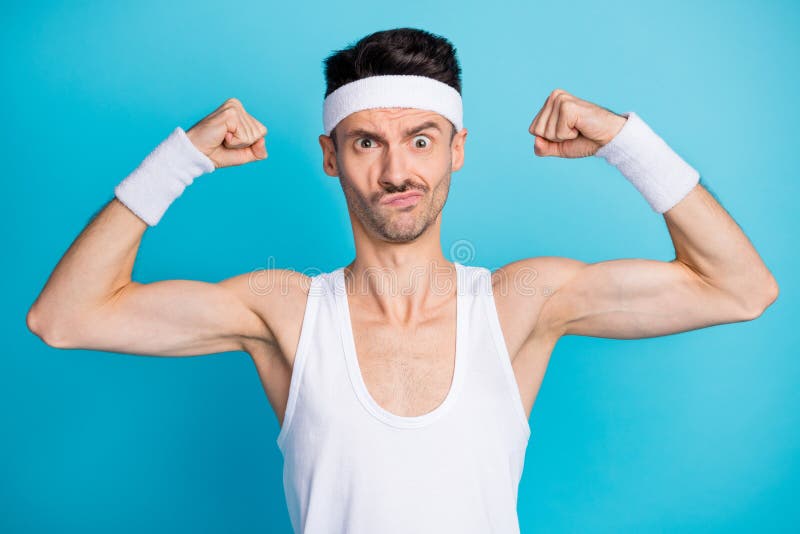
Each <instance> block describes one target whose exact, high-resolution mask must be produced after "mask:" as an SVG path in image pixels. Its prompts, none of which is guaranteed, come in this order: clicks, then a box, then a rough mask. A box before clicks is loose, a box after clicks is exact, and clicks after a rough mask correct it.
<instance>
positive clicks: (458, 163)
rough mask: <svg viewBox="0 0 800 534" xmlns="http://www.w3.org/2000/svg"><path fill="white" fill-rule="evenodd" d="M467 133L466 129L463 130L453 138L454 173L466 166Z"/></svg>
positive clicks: (451, 147)
mask: <svg viewBox="0 0 800 534" xmlns="http://www.w3.org/2000/svg"><path fill="white" fill-rule="evenodd" d="M467 133H468V132H467V129H466V128H461V131H459V132H457V133H456V134H455V135H454V136H453V143H452V144H451V146H450V150H451V158H452V162H453V172H455V171H457V170H460V169H461V167H463V166H464V143H466V141H467Z"/></svg>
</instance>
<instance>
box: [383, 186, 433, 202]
mask: <svg viewBox="0 0 800 534" xmlns="http://www.w3.org/2000/svg"><path fill="white" fill-rule="evenodd" d="M408 191H419V192H420V193H423V194H425V193H427V192H428V188H427V187H425V186H424V185H421V184H420V185H415V184H411V183H409V182H404V183H403V184H401V185H397V186H395V185H389V186H386V187H384V188H383V192H381V193H376V194H375V195H374V198H373V200H374V201H375V202H380V201H381V199H382V198H383V197H385V196H387V195H392V194H394V193H405V192H408Z"/></svg>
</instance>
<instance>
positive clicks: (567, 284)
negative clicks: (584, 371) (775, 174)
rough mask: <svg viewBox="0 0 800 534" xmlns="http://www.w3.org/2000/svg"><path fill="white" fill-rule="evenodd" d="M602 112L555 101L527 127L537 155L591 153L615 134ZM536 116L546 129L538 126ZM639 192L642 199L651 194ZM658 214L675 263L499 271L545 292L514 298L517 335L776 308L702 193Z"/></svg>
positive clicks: (710, 321)
mask: <svg viewBox="0 0 800 534" xmlns="http://www.w3.org/2000/svg"><path fill="white" fill-rule="evenodd" d="M559 102H560V104H561V106H559ZM565 103H566V104H567V106H566V108H567V109H566V111H565V109H564V108H565V106H564V105H563V104H565ZM559 108H560V109H559ZM601 109H602V108H598V107H597V106H594V105H593V104H590V103H587V102H585V101H581V100H579V99H574V97H572V96H571V95H568V94H566V93H563V92H554V93H553V94H552V95H551V97H550V98H548V101H547V103H546V104H545V107H544V108H543V111H541V112H540V113H539V115H537V118H536V119H535V120H534V123H533V124H532V125H531V133H534V134H536V135H537V136H541V137H537V139H536V150H537V154H538V155H544V156H547V155H555V156H560V157H583V156H586V155H591V154H593V153H595V152H596V151H597V150H598V148H599V147H600V146H604V145H605V144H606V143H608V142H609V141H610V140H611V139H613V138H614V137H615V135H616V134H617V133H619V132H620V130H621V124H620V123H619V121H618V118H617V117H618V116H614V117H612V116H611V115H612V114H611V112H609V111H608V110H602V111H600V110H601ZM554 116H555V118H554ZM542 117H544V118H545V120H544V121H541V120H539V119H541V118H542ZM604 117H608V118H607V119H604ZM581 126H585V128H583V129H582V128H581ZM586 132H590V135H585V134H586ZM628 148H631V147H628ZM630 152H631V153H632V150H631V151H630ZM643 170H647V169H643ZM676 174H677V173H676ZM640 185H641V187H642V189H643V190H644V192H645V193H647V192H648V189H647V188H648V187H650V186H651V184H648V183H646V182H643V183H640V184H639V185H637V187H640ZM655 185H656V186H661V187H660V188H659V189H658V191H657V194H658V195H660V196H658V197H657V198H655V197H651V198H648V200H653V202H651V205H654V209H655V206H657V205H658V204H657V203H656V202H661V203H662V204H663V203H664V202H666V201H668V200H669V198H668V195H665V194H664V193H663V192H664V191H668V187H669V184H666V186H665V184H663V183H660V184H655ZM642 189H640V190H642ZM666 205H669V203H667V204H666ZM663 215H664V218H665V221H666V223H667V227H668V229H669V233H670V236H671V238H672V241H673V244H674V246H675V259H674V260H672V261H669V262H664V261H656V260H646V259H619V260H611V261H603V262H598V263H591V264H589V263H584V262H581V261H578V260H574V259H568V258H557V257H540V258H529V259H525V260H520V261H518V262H514V263H512V264H509V265H507V266H505V267H503V268H501V269H499V270H498V272H497V273H495V279H496V280H499V279H502V278H506V279H519V278H520V277H519V276H516V275H517V274H518V273H519V272H522V271H525V270H527V271H528V272H534V273H536V277H535V281H534V285H535V286H536V288H537V289H542V290H543V291H536V292H532V291H528V292H527V293H528V294H529V295H533V296H524V293H525V292H522V293H520V292H519V291H517V292H516V293H515V292H513V291H512V293H515V294H512V295H511V297H510V302H511V308H513V309H517V310H519V309H522V310H525V311H527V312H529V313H526V314H523V316H524V317H527V318H528V319H527V321H528V322H527V323H526V324H524V328H527V329H528V330H530V329H535V330H536V331H537V332H538V333H546V334H547V335H550V336H554V337H556V338H557V337H558V336H561V335H568V334H573V335H587V336H595V337H609V338H619V339H633V338H644V337H654V336H662V335H667V334H672V333H676V332H683V331H687V330H693V329H697V328H702V327H706V326H711V325H716V324H723V323H730V322H737V321H746V320H750V319H754V318H756V317H758V316H759V315H760V314H761V313H762V312H763V310H764V309H765V308H766V307H768V306H769V305H770V304H771V303H772V302H774V301H775V299H776V298H777V296H778V285H777V282H776V281H775V278H774V277H773V276H772V274H771V273H770V272H769V270H768V269H767V267H766V266H765V265H764V262H763V261H762V259H761V257H760V256H759V254H758V253H757V252H756V250H755V249H754V247H753V245H752V244H751V243H750V241H749V240H748V238H747V236H745V234H744V233H743V232H742V230H741V229H740V228H739V226H738V225H737V224H736V222H735V221H734V220H733V219H732V218H731V217H730V215H728V213H727V212H726V211H725V210H724V209H723V207H722V206H721V205H720V204H719V203H718V202H717V201H716V200H715V199H714V198H713V197H712V196H711V194H710V193H709V192H708V191H707V190H706V189H705V188H704V187H703V186H702V185H700V184H697V185H696V186H694V187H693V188H691V190H689V192H688V193H687V194H686V195H685V196H684V197H683V198H682V199H681V200H680V201H678V202H677V203H676V204H675V205H674V206H672V207H670V208H669V209H666V210H665V211H664V212H663ZM518 289H519V288H518ZM529 289H530V288H529ZM534 319H535V320H534ZM518 321H520V320H518Z"/></svg>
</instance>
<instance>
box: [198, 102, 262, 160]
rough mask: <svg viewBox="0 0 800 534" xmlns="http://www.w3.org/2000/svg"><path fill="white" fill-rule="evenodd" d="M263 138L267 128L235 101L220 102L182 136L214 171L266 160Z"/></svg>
mask: <svg viewBox="0 0 800 534" xmlns="http://www.w3.org/2000/svg"><path fill="white" fill-rule="evenodd" d="M265 135H267V127H266V126H264V125H263V124H261V123H260V122H258V121H257V120H256V119H255V118H253V116H252V115H250V114H248V113H247V112H246V111H245V110H244V106H242V103H241V102H239V100H237V99H235V98H229V99H228V100H226V101H225V102H223V104H222V105H221V106H220V107H218V108H217V109H216V110H214V111H213V112H212V113H211V114H210V115H208V116H207V117H205V118H203V119H202V120H200V122H198V123H197V124H195V125H194V126H192V127H191V128H190V129H189V131H187V132H186V136H187V137H188V138H189V139H190V140H191V141H192V144H193V145H194V146H195V147H197V149H198V150H200V151H201V152H202V153H203V154H205V155H206V156H208V158H209V159H210V160H211V161H213V162H214V165H215V166H216V167H217V168H218V169H219V168H220V167H230V166H233V165H243V164H245V163H250V162H251V161H257V160H261V159H264V158H266V157H267V147H266V145H265V144H264V136H265Z"/></svg>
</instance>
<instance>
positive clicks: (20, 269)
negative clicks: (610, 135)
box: [0, 1, 800, 534]
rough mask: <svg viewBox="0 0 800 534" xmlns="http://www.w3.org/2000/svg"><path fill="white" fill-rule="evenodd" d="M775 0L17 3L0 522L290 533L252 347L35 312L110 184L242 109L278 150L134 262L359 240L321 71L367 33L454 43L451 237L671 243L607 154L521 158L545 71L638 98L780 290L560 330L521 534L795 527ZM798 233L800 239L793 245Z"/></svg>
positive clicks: (303, 253)
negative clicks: (169, 342) (73, 325)
mask: <svg viewBox="0 0 800 534" xmlns="http://www.w3.org/2000/svg"><path fill="white" fill-rule="evenodd" d="M797 5H798V4H796V3H792V2H788V1H787V2H758V3H757V2H755V1H753V2H704V3H703V5H702V6H701V5H698V4H697V3H695V2H657V3H651V4H650V5H644V3H642V2H629V3H621V2H588V1H573V2H569V3H562V2H518V3H517V2H492V3H470V2H463V1H462V2H416V1H404V2H394V3H384V2H363V1H357V2H351V1H346V2H344V1H340V2H308V3H303V4H301V5H292V4H291V3H288V2H236V3H233V4H224V3H222V2H209V1H193V2H181V3H176V2H168V3H163V2H155V1H137V2H124V3H123V2H113V3H112V2H109V3H100V2H97V3H92V2H73V3H57V2H39V3H37V5H25V4H24V3H17V4H15V5H14V7H6V8H4V9H5V11H4V12H3V14H2V15H0V17H2V29H3V31H2V32H0V50H2V71H1V72H2V80H1V81H0V84H2V85H1V86H0V90H1V91H2V98H3V115H4V125H5V128H3V129H2V131H0V136H2V137H1V139H2V144H1V145H0V146H1V147H2V148H0V150H2V155H3V158H2V159H3V167H4V168H3V171H2V176H3V179H2V186H3V193H4V198H5V202H4V203H3V204H4V206H3V207H4V209H5V210H6V212H7V214H10V217H8V216H6V217H5V224H4V228H3V233H2V250H3V251H4V257H5V261H3V262H2V269H3V275H2V278H1V279H2V283H3V287H2V295H3V296H4V298H5V303H4V305H3V307H2V314H3V315H2V321H1V322H0V324H2V328H3V339H4V347H3V350H2V358H0V386H1V387H0V406H2V408H0V425H2V426H0V428H2V439H0V503H2V504H0V508H2V511H0V531H3V532H82V533H90V532H111V531H113V532H145V531H146V532H149V533H150V534H156V533H161V532H179V531H183V532H289V530H290V526H289V519H288V514H287V512H286V506H285V502H284V496H283V490H282V481H281V468H282V464H281V457H280V452H279V450H278V449H277V446H276V445H275V441H274V440H275V438H276V437H277V434H278V425H277V421H276V418H275V416H274V415H273V413H272V411H271V408H270V406H269V403H268V401H267V399H266V396H265V394H264V392H263V390H262V389H261V385H260V383H259V381H258V378H257V375H256V373H255V368H254V366H253V365H252V363H251V361H250V359H249V358H248V356H247V355H246V354H244V353H225V354H217V355H209V356H203V357H192V358H155V357H137V356H130V355H123V354H114V353H102V352H93V351H82V350H58V349H54V348H51V347H48V346H47V345H45V344H44V343H43V342H41V341H40V340H39V339H38V338H37V337H36V336H34V335H33V334H31V333H30V332H29V331H28V330H27V328H26V325H25V314H26V312H27V309H28V307H29V306H30V304H31V303H32V302H33V300H34V299H35V297H36V295H37V294H38V293H39V291H40V290H41V288H42V286H43V284H44V283H45V281H46V280H47V277H48V275H49V273H50V272H51V271H52V269H53V268H54V267H55V265H56V263H57V261H58V260H59V259H60V257H61V255H62V254H63V253H64V252H65V251H66V249H67V247H68V246H69V245H70V243H71V242H72V240H73V239H74V238H75V237H76V236H77V235H78V233H79V232H80V231H81V229H82V228H83V227H84V226H85V224H86V223H87V222H88V220H89V219H90V217H91V216H92V215H93V214H94V213H95V212H96V211H97V210H99V209H100V208H101V207H102V206H103V205H104V204H105V203H106V202H107V201H108V200H110V199H111V195H112V194H113V187H114V186H115V185H116V184H117V183H118V182H119V181H120V180H121V179H122V178H124V177H125V176H126V175H127V174H128V173H129V172H130V171H132V170H133V169H134V168H135V167H136V166H137V165H138V163H139V162H140V161H141V160H142V158H144V156H146V155H147V154H148V153H149V151H150V150H151V149H152V148H153V147H154V146H155V145H156V144H157V143H158V142H160V141H161V140H162V139H164V138H165V137H166V136H167V135H168V134H169V132H170V131H171V130H172V129H173V128H174V127H175V126H177V125H180V126H182V127H184V128H185V129H188V128H189V127H190V126H191V125H193V124H194V123H195V122H196V121H197V120H199V119H200V118H202V117H203V116H205V115H206V114H208V113H210V112H211V111H212V110H213V109H215V108H216V107H217V106H218V105H219V104H221V103H222V101H223V100H225V99H226V98H228V97H231V96H235V97H237V98H239V99H240V100H241V101H242V102H243V103H244V105H245V108H246V109H247V110H248V111H249V112H250V113H251V114H253V115H254V116H255V117H256V118H258V119H259V120H260V121H261V122H263V123H264V124H265V125H266V126H267V127H268V128H269V134H268V136H267V147H268V150H269V154H270V155H269V158H268V159H267V160H265V161H260V162H256V163H253V164H251V165H247V166H243V167H235V168H228V169H224V170H221V171H217V172H216V173H214V174H213V175H209V176H206V177H202V178H200V179H198V180H197V181H196V182H195V184H194V185H193V186H192V187H191V188H190V189H189V190H187V192H186V193H184V195H183V196H182V197H181V198H180V199H178V200H177V201H176V202H175V203H174V204H173V205H172V207H171V208H170V210H169V212H168V213H167V214H166V215H165V217H164V219H163V220H162V221H161V223H160V224H159V225H158V226H157V227H156V228H154V229H150V230H148V231H147V232H146V234H145V237H144V240H143V243H142V247H141V249H140V253H139V257H138V260H137V264H136V267H135V270H134V278H135V279H136V280H138V281H141V282H149V281H155V280H161V279H170V278H182V279H197V280H205V281H219V280H221V279H223V278H227V277H230V276H233V275H236V274H239V273H243V272H247V271H250V270H252V269H256V268H260V267H265V266H269V265H268V264H269V263H270V262H272V265H271V266H273V267H274V266H277V267H286V268H294V269H298V270H303V269H312V268H313V269H322V270H331V269H334V268H336V267H338V266H340V265H344V264H346V263H347V262H349V261H350V259H351V258H352V257H353V254H354V249H353V243H352V234H351V232H350V225H349V220H348V218H347V212H346V209H345V203H344V198H343V196H342V193H341V190H340V189H339V186H338V183H337V181H336V179H335V178H331V177H328V176H327V175H325V174H324V173H323V171H322V167H321V158H320V148H319V145H318V142H317V136H318V134H319V133H320V131H321V128H322V125H321V102H322V96H323V93H324V80H323V75H322V60H323V58H324V57H325V56H327V55H328V54H329V53H330V52H332V51H333V50H336V49H340V48H343V47H344V46H346V45H348V44H351V43H353V42H355V41H356V40H357V39H358V38H360V37H362V36H363V35H366V34H367V33H371V32H373V31H377V30H382V29H388V28H392V27H400V26H413V27H419V28H424V29H426V30H429V31H432V32H434V33H438V34H441V35H444V36H445V37H447V38H449V39H450V40H451V41H452V42H453V43H454V44H455V46H456V47H457V50H458V55H459V58H460V61H461V65H462V68H463V99H464V106H465V116H464V117H465V125H466V126H467V128H468V129H469V132H470V133H469V136H468V139H467V145H466V147H467V155H466V163H465V167H464V168H463V169H462V170H461V171H460V172H458V173H456V174H455V175H454V182H453V185H452V189H451V196H450V199H449V202H448V204H447V206H446V208H445V217H444V225H443V247H444V250H445V251H447V250H448V247H449V246H450V244H451V243H455V242H457V241H459V240H464V239H466V240H468V241H469V242H470V243H471V246H472V247H473V250H474V253H475V254H474V258H473V259H472V261H470V262H469V263H470V264H473V265H484V266H487V267H490V268H496V267H499V266H500V265H503V264H504V263H507V262H509V261H512V260H515V259H519V258H522V257H529V256H538V255H558V256H568V257H573V258H577V259H581V260H583V261H591V262H594V261H601V260H607V259H614V258H625V257H628V258H633V257H639V258H650V259H661V260H670V259H672V258H673V248H672V244H671V242H670V239H669V235H668V233H667V231H666V226H665V224H664V221H663V218H662V217H661V216H659V215H657V214H655V213H654V212H652V211H651V210H650V207H649V206H648V205H647V203H646V202H645V200H644V199H643V198H641V196H640V195H639V194H638V192H637V191H636V190H635V189H634V188H633V187H632V186H631V185H630V184H629V183H627V182H626V181H625V180H624V179H623V178H622V177H621V175H619V173H618V172H617V171H616V170H615V169H613V168H612V167H610V166H608V165H606V164H605V163H604V162H603V161H602V160H600V159H599V158H587V159H582V160H562V159H555V158H538V157H536V156H535V155H534V154H533V137H532V136H531V135H530V134H529V133H528V132H527V128H528V126H529V124H530V122H531V120H532V119H533V117H534V115H535V114H536V112H537V111H538V110H539V108H540V107H541V105H542V104H543V103H544V100H545V99H546V97H547V95H548V94H549V93H550V91H552V90H553V89H555V88H562V89H565V90H567V91H569V92H570V93H572V94H574V95H576V96H578V97H581V98H584V99H586V100H589V101H592V102H595V103H598V104H600V105H603V106H605V107H608V108H610V109H612V110H614V111H616V112H622V111H628V110H634V111H636V112H637V113H639V114H640V115H641V116H642V117H643V118H644V119H645V121H646V122H648V124H650V126H651V127H652V128H653V129H654V130H655V131H656V132H657V133H659V134H660V135H661V136H662V137H663V138H664V139H665V140H667V142H668V143H669V144H670V145H671V146H672V147H673V148H674V149H675V150H676V151H677V152H678V153H679V154H681V155H682V156H683V157H684V159H686V160H687V161H688V162H689V163H690V164H692V165H693V166H694V167H695V168H697V169H698V170H699V171H700V173H701V175H702V176H703V180H704V183H705V184H707V185H708V186H709V187H710V188H711V190H712V191H713V192H714V193H715V194H716V195H717V197H718V199H719V200H720V201H721V203H722V204H723V206H725V207H726V209H727V210H728V211H729V212H730V213H731V215H732V216H733V217H734V218H735V219H736V221H737V222H738V223H739V224H740V225H741V226H742V228H743V229H744V230H745V232H746V233H747V235H748V236H749V238H750V239H751V241H752V242H753V243H754V244H755V246H756V248H757V250H758V251H759V252H760V253H761V255H762V257H763V258H764V260H765V262H766V263H767V265H768V266H769V267H770V269H771V270H772V272H773V273H774V274H775V276H776V278H777V279H778V282H779V284H780V287H781V295H780V297H779V298H778V300H777V302H776V303H775V304H774V305H773V306H772V307H770V308H769V309H768V310H767V311H766V313H765V314H764V315H763V316H762V317H760V318H759V319H758V320H756V321H752V322H745V323H734V324H728V325H722V326H717V327H713V328H706V329H702V330H697V331H693V332H687V333H682V334H678V335H672V336H667V337H662V338H653V339H643V340H613V339H600V338H586V337H566V338H563V339H562V340H561V341H560V342H559V343H558V345H557V346H556V348H555V351H554V353H553V357H552V360H551V363H550V367H549V372H548V373H547V377H546V379H545V381H544V384H543V387H542V390H541V392H540V394H539V397H538V400H537V402H536V406H535V409H534V411H533V415H532V417H531V424H532V429H533V433H532V436H531V441H530V445H529V449H528V454H527V458H526V463H525V472H524V475H523V478H522V482H521V486H520V492H519V515H520V523H521V527H522V531H523V532H610V531H613V532H643V531H650V532H652V531H659V532H751V531H756V530H757V531H773V532H777V531H790V530H796V529H798V527H799V524H800V512H798V508H797V507H796V504H797V491H798V489H800V488H798V483H799V482H800V457H799V456H800V455H798V446H799V445H800V430H798V429H799V428H800V424H798V423H800V409H799V408H800V394H799V393H798V391H800V390H799V389H798V378H800V358H798V350H797V348H796V347H795V345H796V343H797V341H798V333H797V332H798V328H797V326H796V324H795V320H796V318H797V316H798V315H797V314H798V302H799V301H798V297H800V295H798V284H797V279H796V278H795V276H794V275H793V274H792V273H797V272H798V254H797V252H796V249H795V247H794V245H795V244H796V235H797V228H798V219H797V215H796V212H795V208H792V202H797V199H798V186H797V168H796V163H795V156H796V154H797V148H796V147H797V146H798V141H800V134H798V128H797V126H798V120H799V119H800V113H799V111H800V108H799V106H798V98H797V95H798V94H800V83H799V80H798V76H797V72H798V66H799V65H800V62H798V44H799V43H800V38H798V33H797V28H798V27H800V26H799V24H798V23H800V9H798V7H797ZM792 235H795V238H791V236H792Z"/></svg>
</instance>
